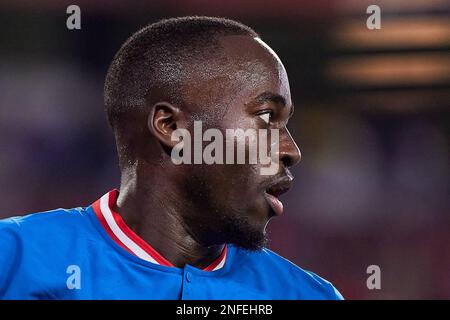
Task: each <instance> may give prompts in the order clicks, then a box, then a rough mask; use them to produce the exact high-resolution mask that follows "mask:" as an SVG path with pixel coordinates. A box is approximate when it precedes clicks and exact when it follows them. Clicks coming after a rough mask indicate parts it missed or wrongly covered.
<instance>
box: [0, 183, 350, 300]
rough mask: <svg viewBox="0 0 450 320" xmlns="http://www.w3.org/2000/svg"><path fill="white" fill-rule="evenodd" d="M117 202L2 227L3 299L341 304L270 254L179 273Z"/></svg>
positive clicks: (236, 253)
mask: <svg viewBox="0 0 450 320" xmlns="http://www.w3.org/2000/svg"><path fill="white" fill-rule="evenodd" d="M117 196H118V191H117V190H113V191H110V192H108V193H107V194H105V195H104V196H103V197H101V198H100V199H99V200H97V201H96V202H95V203H94V204H92V205H91V206H89V207H86V208H73V209H57V210H52V211H47V212H42V213H35V214H30V215H28V216H24V217H13V218H8V219H4V220H0V298H1V299H171V300H172V299H185V300H189V299H225V300H226V299H250V300H259V299H263V300H266V299H342V296H341V294H340V293H339V292H338V291H337V290H336V289H335V288H334V287H333V285H331V283H329V282H328V281H326V280H324V279H322V278H320V277H319V276H317V275H316V274H314V273H312V272H309V271H305V270H303V269H301V268H299V267H298V266H296V265H295V264H293V263H292V262H290V261H288V260H286V259H284V258H282V257H280V256H279V255H277V254H275V253H274V252H272V251H270V250H269V249H262V250H259V251H248V250H244V249H241V248H238V247H235V246H233V245H227V246H225V248H224V250H223V252H222V253H221V255H220V256H219V257H218V258H217V260H215V261H214V262H213V263H212V264H211V265H209V266H208V267H207V268H205V269H199V268H196V267H193V266H191V265H186V266H185V267H184V268H177V267H174V266H173V265H172V264H171V263H170V262H169V261H167V260H166V259H165V258H164V257H162V256H161V255H160V254H159V253H158V252H156V250H155V249H154V248H152V247H151V245H149V244H148V243H146V242H145V241H144V240H143V239H141V238H140V237H139V236H138V235H137V234H135V233H134V232H133V231H132V230H131V229H130V228H129V227H128V226H127V225H126V224H125V222H124V221H123V220H122V218H121V217H120V215H119V214H118V213H117V212H114V211H113V210H112V208H113V205H114V203H115V201H116V199H117Z"/></svg>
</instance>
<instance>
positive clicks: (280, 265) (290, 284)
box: [236, 248, 343, 300]
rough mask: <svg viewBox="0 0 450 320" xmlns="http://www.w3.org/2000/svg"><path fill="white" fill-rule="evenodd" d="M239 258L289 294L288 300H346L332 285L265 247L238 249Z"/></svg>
mask: <svg viewBox="0 0 450 320" xmlns="http://www.w3.org/2000/svg"><path fill="white" fill-rule="evenodd" d="M236 255H237V256H238V257H239V258H241V259H245V260H246V261H245V264H246V265H247V266H248V267H249V268H251V269H252V270H253V272H254V271H255V270H257V273H258V274H259V278H260V279H265V280H266V281H268V282H270V283H271V285H272V286H275V287H276V286H279V288H280V290H282V291H285V293H286V294H287V293H288V292H289V298H294V299H313V300H315V299H327V300H342V299H343V297H342V295H341V294H340V293H339V291H338V290H337V289H336V288H335V287H334V286H333V284H332V283H331V282H329V281H327V280H325V279H323V278H322V277H320V276H318V275H317V274H315V273H313V272H311V271H308V270H304V269H302V268H300V267H299V266H297V265H296V264H294V263H293V262H291V261H289V260H288V259H286V258H284V257H282V256H280V255H278V254H277V253H275V252H273V251H272V250H269V249H267V248H264V249H262V250H258V251H247V250H242V249H238V248H236ZM282 298H284V297H282Z"/></svg>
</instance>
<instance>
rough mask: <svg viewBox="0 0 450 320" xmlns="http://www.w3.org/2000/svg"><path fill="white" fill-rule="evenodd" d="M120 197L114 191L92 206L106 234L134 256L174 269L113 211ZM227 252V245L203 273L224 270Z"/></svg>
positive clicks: (115, 190) (116, 191) (117, 191)
mask: <svg viewBox="0 0 450 320" xmlns="http://www.w3.org/2000/svg"><path fill="white" fill-rule="evenodd" d="M118 196H119V190H117V189H114V190H111V191H109V192H108V193H106V194H105V195H103V196H102V197H101V198H100V199H98V200H97V201H95V202H94V203H93V204H92V207H93V209H94V212H95V215H96V217H97V219H98V220H99V221H100V224H101V225H102V226H103V228H104V229H105V231H106V233H108V235H109V236H110V237H111V239H112V240H114V242H116V243H117V244H118V245H119V246H120V247H122V248H123V249H125V250H126V251H128V252H129V253H131V254H132V255H134V256H137V257H139V258H141V259H143V260H146V261H148V262H151V263H155V264H159V265H163V266H166V267H174V265H173V264H172V263H170V262H169V261H168V260H167V259H165V258H164V257H163V256H162V255H161V254H159V253H158V252H157V251H156V250H155V249H154V248H153V247H152V246H151V245H150V244H148V243H147V242H145V241H144V240H143V239H142V238H141V237H139V236H138V235H137V234H136V233H135V232H134V231H133V230H131V228H130V227H128V226H127V225H126V224H125V222H124V221H123V219H122V217H121V216H120V214H119V213H117V212H115V211H114V210H113V209H112V208H113V207H114V204H115V203H116V201H117V197H118ZM227 250H228V249H227V245H225V247H224V249H223V251H222V253H221V254H220V256H219V257H218V258H217V259H216V260H214V261H213V262H212V263H211V264H210V265H209V266H207V267H206V268H204V269H203V271H215V270H219V269H220V268H222V267H223V266H224V265H225V261H226V258H227Z"/></svg>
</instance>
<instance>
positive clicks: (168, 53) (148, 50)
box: [104, 16, 259, 128]
mask: <svg viewBox="0 0 450 320" xmlns="http://www.w3.org/2000/svg"><path fill="white" fill-rule="evenodd" d="M227 35H246V36H250V37H253V38H254V37H258V36H259V35H258V34H257V33H256V32H255V31H254V30H253V29H251V28H250V27H248V26H246V25H244V24H242V23H240V22H237V21H234V20H230V19H225V18H217V17H203V16H190V17H180V18H171V19H164V20H160V21H158V22H156V23H153V24H150V25H148V26H146V27H144V28H142V29H141V30H139V31H137V32H136V33H134V34H133V35H132V36H131V37H130V38H129V39H128V40H127V41H126V42H125V43H124V44H123V45H122V47H121V48H120V49H119V51H118V52H117V53H116V55H115V57H114V59H113V60H112V62H111V65H110V67H109V70H108V73H107V75H106V80H105V88H104V101H105V107H106V112H107V115H108V120H109V122H110V124H111V126H112V127H113V128H114V127H115V124H116V123H117V122H118V120H120V118H121V117H120V114H122V113H123V112H128V111H131V110H132V109H139V107H142V106H145V105H146V103H147V101H148V98H149V96H151V94H152V89H153V88H160V89H162V90H164V91H166V92H168V93H169V94H172V95H175V96H176V95H177V92H175V91H173V92H171V90H172V89H173V88H170V86H171V84H172V85H173V82H174V81H176V80H177V79H178V78H179V77H180V74H183V73H186V72H189V67H188V66H189V64H187V63H189V61H193V60H194V59H195V60H196V61H202V60H204V59H205V58H206V57H207V56H211V55H212V54H213V52H214V50H207V49H209V48H211V47H215V46H217V43H218V41H217V39H218V37H219V36H227ZM186 62H187V63H186ZM173 98H174V99H176V97H173Z"/></svg>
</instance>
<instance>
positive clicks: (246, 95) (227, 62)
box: [187, 36, 291, 109]
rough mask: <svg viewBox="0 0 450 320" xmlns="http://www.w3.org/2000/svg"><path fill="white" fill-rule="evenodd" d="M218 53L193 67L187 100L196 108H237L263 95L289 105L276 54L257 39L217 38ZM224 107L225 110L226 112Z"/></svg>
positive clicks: (238, 37) (284, 73)
mask: <svg viewBox="0 0 450 320" xmlns="http://www.w3.org/2000/svg"><path fill="white" fill-rule="evenodd" d="M216 50H220V54H217V52H216V54H214V56H215V59H214V60H213V61H204V62H203V64H200V65H198V66H197V67H195V69H197V70H198V71H199V72H195V74H197V77H195V78H194V79H190V80H191V81H189V87H190V89H191V90H189V91H190V94H189V97H187V98H188V100H191V101H192V102H194V101H195V104H197V105H199V104H200V105H204V106H206V105H209V106H211V105H214V104H216V105H218V104H223V105H227V106H228V108H230V107H233V108H237V107H238V106H239V105H241V106H242V105H243V104H244V103H246V102H248V100H250V99H252V98H254V97H256V96H258V95H259V94H261V93H263V92H272V93H274V94H279V95H281V96H283V97H284V98H285V100H286V102H287V104H291V95H290V89H289V82H288V78H287V74H286V70H285V68H284V66H283V64H282V62H281V60H280V59H279V57H278V56H277V55H276V53H275V52H274V51H273V50H272V49H271V48H270V47H269V46H268V45H267V44H265V43H264V42H263V41H262V40H261V39H259V38H251V37H248V36H224V37H220V38H219V46H218V47H217V49H216ZM228 108H227V109H228Z"/></svg>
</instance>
